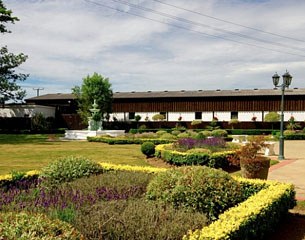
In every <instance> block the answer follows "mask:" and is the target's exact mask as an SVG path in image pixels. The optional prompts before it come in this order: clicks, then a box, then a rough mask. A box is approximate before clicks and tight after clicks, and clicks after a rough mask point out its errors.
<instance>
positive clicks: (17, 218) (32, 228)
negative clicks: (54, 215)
mask: <svg viewBox="0 0 305 240" xmlns="http://www.w3.org/2000/svg"><path fill="white" fill-rule="evenodd" d="M0 219H1V221H0V238H1V239H6V240H15V239H27V240H38V239H48V240H55V239H62V240H65V239H66V240H78V239H79V240H80V239H85V238H84V237H83V236H82V235H81V234H80V233H79V232H78V231H77V230H75V229H74V228H73V227H72V226H70V225H69V224H67V223H65V222H62V221H59V220H50V219H49V218H47V217H46V216H45V215H43V214H33V213H26V212H20V213H15V212H8V213H0Z"/></svg>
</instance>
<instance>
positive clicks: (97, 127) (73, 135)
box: [65, 100, 125, 140]
mask: <svg viewBox="0 0 305 240" xmlns="http://www.w3.org/2000/svg"><path fill="white" fill-rule="evenodd" d="M92 107H93V108H91V109H89V110H90V112H91V116H90V117H88V130H66V132H65V139H68V140H86V139H87V137H95V136H101V135H108V136H111V137H117V136H122V135H124V134H125V131H124V130H103V121H102V120H101V119H100V120H98V121H97V120H96V116H97V115H98V113H99V112H100V110H99V108H98V104H97V103H96V100H94V103H93V104H92Z"/></svg>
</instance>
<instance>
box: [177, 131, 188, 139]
mask: <svg viewBox="0 0 305 240" xmlns="http://www.w3.org/2000/svg"><path fill="white" fill-rule="evenodd" d="M189 136H190V135H189V134H188V133H187V132H183V133H180V134H178V135H177V137H178V138H188V137H189Z"/></svg>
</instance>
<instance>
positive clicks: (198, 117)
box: [128, 112, 238, 120]
mask: <svg viewBox="0 0 305 240" xmlns="http://www.w3.org/2000/svg"><path fill="white" fill-rule="evenodd" d="M160 114H162V115H163V116H164V119H166V115H167V114H166V112H160ZM135 115H136V113H135V112H129V114H128V118H129V120H134V119H135ZM201 119H202V112H195V120H201ZM231 119H238V112H231Z"/></svg>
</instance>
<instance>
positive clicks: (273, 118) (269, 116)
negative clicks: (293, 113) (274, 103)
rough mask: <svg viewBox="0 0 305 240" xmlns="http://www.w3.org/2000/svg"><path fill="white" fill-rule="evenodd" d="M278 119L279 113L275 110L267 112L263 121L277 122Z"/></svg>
mask: <svg viewBox="0 0 305 240" xmlns="http://www.w3.org/2000/svg"><path fill="white" fill-rule="evenodd" d="M278 121H280V114H278V113H277V112H269V113H267V114H266V116H265V122H278Z"/></svg>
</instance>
